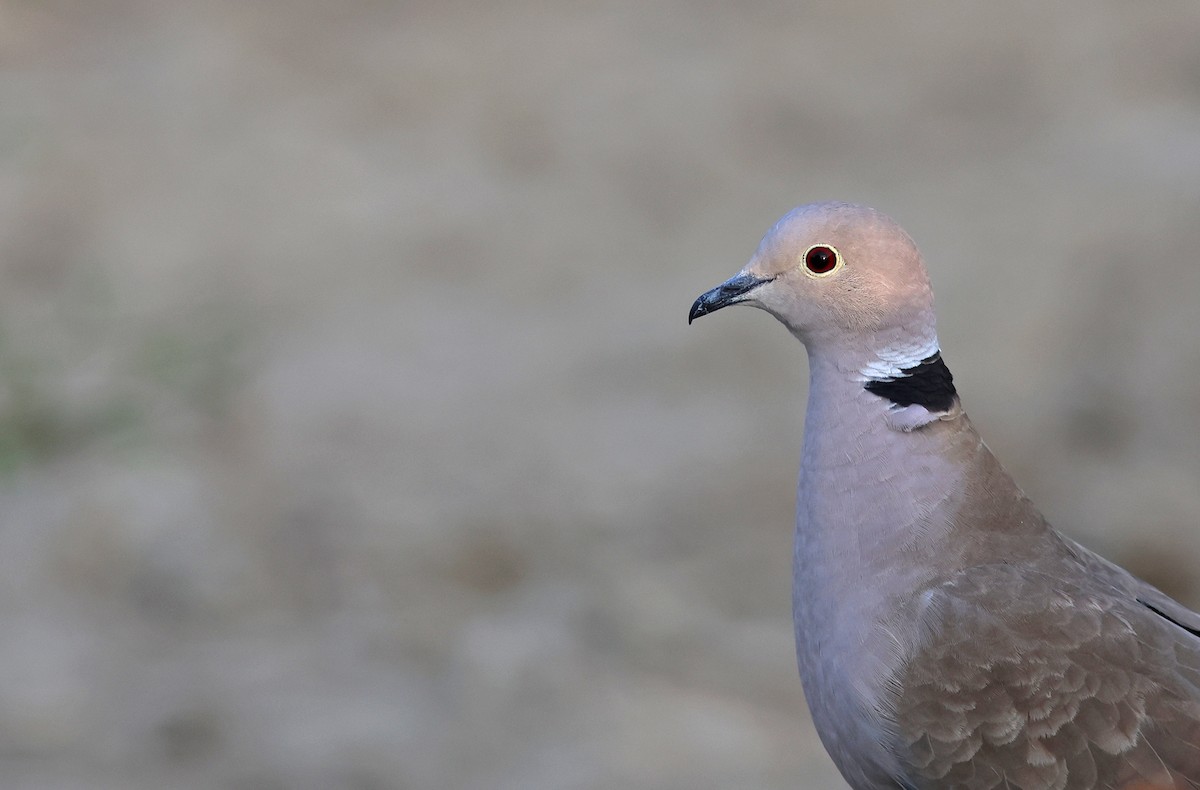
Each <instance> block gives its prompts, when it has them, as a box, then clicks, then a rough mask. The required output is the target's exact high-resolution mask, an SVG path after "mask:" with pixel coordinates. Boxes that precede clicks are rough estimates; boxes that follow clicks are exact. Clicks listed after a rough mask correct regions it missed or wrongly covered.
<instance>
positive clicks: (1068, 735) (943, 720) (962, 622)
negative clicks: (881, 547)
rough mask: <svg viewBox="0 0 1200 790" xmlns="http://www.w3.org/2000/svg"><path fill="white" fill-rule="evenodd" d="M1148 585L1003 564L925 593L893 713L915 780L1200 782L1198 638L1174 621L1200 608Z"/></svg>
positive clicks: (898, 743)
mask: <svg viewBox="0 0 1200 790" xmlns="http://www.w3.org/2000/svg"><path fill="white" fill-rule="evenodd" d="M1114 568H1115V566H1114ZM1117 570H1119V569H1117ZM1128 578H1130V579H1131V578H1132V577H1128ZM1134 581H1136V580H1134ZM1146 589H1148V590H1152V591H1153V588H1149V587H1148V586H1147V588H1146ZM1140 592H1142V591H1141V590H1124V589H1121V588H1119V587H1116V586H1113V585H1112V584H1109V583H1106V582H1098V581H1096V580H1094V579H1086V578H1085V580H1084V581H1082V582H1080V581H1065V580H1063V579H1062V578H1060V577H1059V576H1058V575H1055V574H1050V573H1043V572H1031V571H1030V570H1029V568H1028V567H1024V568H1022V569H1017V568H1014V567H1013V566H1009V565H1005V564H997V565H988V566H983V567H977V568H971V569H969V570H967V571H963V572H960V573H959V574H957V575H956V576H954V577H953V578H951V579H950V580H949V581H947V582H946V583H945V584H943V585H941V586H940V587H938V588H935V589H934V590H932V591H931V592H930V593H928V594H926V595H925V596H923V597H922V599H921V602H920V611H919V612H917V618H918V620H919V622H920V623H921V626H922V628H921V631H922V633H924V634H925V637H924V639H923V640H922V643H921V644H920V645H919V646H918V648H917V649H916V650H915V651H914V653H913V654H912V655H911V656H910V658H909V660H907V661H906V662H904V665H903V668H902V669H901V670H900V672H899V673H898V675H897V678H896V679H895V682H894V683H893V684H891V686H892V687H893V688H895V689H896V692H895V698H894V700H892V703H893V705H894V707H893V708H892V709H891V710H890V711H888V715H889V717H890V718H891V719H892V720H893V721H894V731H895V733H896V735H895V739H896V740H895V743H894V745H893V746H894V749H895V752H896V754H897V755H898V756H899V758H900V760H901V763H902V764H903V765H904V766H905V775H906V777H907V778H908V779H909V781H910V782H911V783H912V784H914V785H915V786H917V787H937V788H949V787H954V788H958V787H961V788H968V789H970V790H975V789H976V788H979V790H984V789H985V788H1001V787H1013V788H1025V789H1026V790H1033V788H1054V789H1055V790H1076V789H1077V788H1095V787H1113V788H1136V787H1141V788H1146V789H1147V790H1148V789H1149V788H1193V787H1200V637H1197V636H1196V635H1195V634H1194V633H1193V632H1192V631H1191V630H1189V628H1187V627H1186V626H1183V625H1180V624H1178V623H1177V621H1176V619H1175V617H1179V618H1187V617H1193V618H1194V617H1196V616H1195V615H1194V613H1191V612H1189V611H1188V610H1186V609H1184V608H1183V607H1182V606H1181V605H1180V604H1178V603H1175V602H1173V601H1170V599H1168V598H1166V597H1165V596H1163V595H1162V594H1161V593H1157V591H1154V592H1155V593H1157V595H1158V596H1161V600H1160V599H1156V606H1155V607H1153V608H1152V607H1150V606H1148V605H1146V604H1145V603H1144V602H1143V601H1141V600H1139V598H1140V596H1139V595H1138V593H1140ZM1164 601H1165V602H1169V605H1170V606H1172V607H1177V608H1178V610H1179V611H1178V613H1175V617H1167V616H1166V615H1163V614H1162V613H1161V607H1164V606H1167V605H1168V603H1164ZM1184 613H1186V614H1184ZM1185 621H1186V622H1191V621H1190V620H1185ZM1198 622H1200V621H1198Z"/></svg>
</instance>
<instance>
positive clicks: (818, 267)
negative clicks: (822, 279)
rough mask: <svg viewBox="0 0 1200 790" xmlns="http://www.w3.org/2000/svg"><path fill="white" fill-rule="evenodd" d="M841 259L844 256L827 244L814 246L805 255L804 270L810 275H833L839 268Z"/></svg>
mask: <svg viewBox="0 0 1200 790" xmlns="http://www.w3.org/2000/svg"><path fill="white" fill-rule="evenodd" d="M841 258H842V256H841V255H839V254H838V251H837V250H836V249H834V248H833V247H830V246H829V245H827V244H814V245H813V246H811V247H809V248H808V252H806V253H804V268H805V269H808V271H809V273H810V274H815V275H817V276H824V275H826V274H831V273H832V272H833V270H834V269H836V268H837V267H838V264H839V263H841Z"/></svg>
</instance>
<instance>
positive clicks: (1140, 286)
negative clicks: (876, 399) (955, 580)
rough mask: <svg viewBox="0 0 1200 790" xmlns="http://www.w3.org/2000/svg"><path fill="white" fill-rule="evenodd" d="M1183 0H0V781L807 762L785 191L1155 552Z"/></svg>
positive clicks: (1191, 7)
mask: <svg viewBox="0 0 1200 790" xmlns="http://www.w3.org/2000/svg"><path fill="white" fill-rule="evenodd" d="M1198 41H1200V6H1198V5H1197V4H1196V3H1195V2H1194V0H1167V1H1166V2H1160V3H1156V4H1154V5H1153V6H1145V5H1140V6H1135V5H1132V4H1128V3H1122V2H1116V0H1112V1H1111V2H1099V3H1096V2H1083V1H1082V0H1072V1H1071V2H1062V3H1055V4H1045V3H1041V2H1036V3H1035V2H1029V3H1005V4H994V3H983V2H978V3H974V2H973V3H960V2H940V3H921V4H878V3H866V2H844V1H839V2H832V1H831V2H822V3H809V4H805V5H803V6H800V5H792V4H785V3H763V2H751V3H738V4H733V3H728V4H718V3H683V2H664V3H640V2H602V3H594V4H567V3H549V2H526V1H525V0H517V1H516V2H509V3H503V4H500V3H482V2H476V3H469V2H444V3H419V2H418V3H385V2H365V1H363V2H342V3H336V4H335V3H317V2H287V3H285V2H277V1H274V0H272V1H268V2H255V3H239V2H232V1H226V2H221V1H220V0H198V1H197V2H190V3H162V2H150V0H144V1H142V2H137V1H136V0H102V1H101V2H89V3H69V2H28V1H27V2H7V1H6V2H0V63H2V68H0V786H2V787H4V788H18V789H21V788H31V789H32V788H37V789H38V790H42V789H44V788H64V789H73V788H100V789H106V788H114V789H116V788H120V789H121V790H141V789H143V788H145V789H146V790H150V789H151V788H153V789H155V790H157V789H158V788H164V787H170V788H184V789H186V788H230V789H231V790H258V789H259V788H263V789H265V790H274V789H275V788H280V789H284V788H286V789H289V790H290V789H291V788H300V789H301V790H306V789H308V788H311V789H312V790H327V789H330V788H332V789H334V790H337V789H340V788H346V789H347V790H393V789H395V790H409V789H413V790H417V789H419V790H424V789H425V788H452V789H459V788H464V789H467V790H475V789H479V790H483V789H484V788H487V789H488V790H491V789H493V788H512V789H514V790H518V789H520V790H524V789H526V788H529V789H531V790H540V789H542V788H545V789H547V790H549V789H551V788H579V789H581V790H584V789H587V790H591V789H593V788H594V789H596V790H599V789H600V788H654V789H655V790H667V789H669V788H671V789H673V788H678V789H679V790H684V789H685V788H686V789H688V790H694V789H696V788H797V787H811V788H831V787H844V784H842V782H841V780H840V779H839V778H838V777H837V775H836V773H835V771H834V769H833V767H832V764H831V763H830V762H829V760H828V759H827V757H826V756H825V755H824V753H823V751H822V750H821V747H820V745H819V744H818V743H817V741H816V738H815V736H814V733H813V730H812V726H811V724H810V722H809V720H808V715H807V711H806V709H805V707H804V702H803V697H802V694H801V690H800V684H799V681H798V679H797V674H796V670H795V666H794V658H793V647H792V636H791V620H790V613H789V608H790V601H789V590H790V567H789V566H790V557H791V540H792V537H791V531H792V507H793V497H794V493H793V492H794V477H795V473H796V463H797V457H798V452H799V446H800V441H801V429H802V425H801V418H802V412H803V404H804V398H805V393H804V386H805V381H806V369H805V361H804V355H803V349H802V348H801V347H800V345H799V344H798V343H796V342H795V341H794V340H793V339H792V338H791V337H790V336H789V335H788V334H787V333H786V332H785V331H784V330H783V329H782V328H781V327H779V326H777V325H776V324H775V323H774V322H773V321H772V320H771V319H770V318H769V317H768V316H766V315H764V314H762V313H759V312H757V311H752V310H745V311H741V310H733V311H728V312H722V313H721V315H719V316H715V317H713V318H710V319H707V320H705V321H703V322H700V323H698V324H696V325H694V326H692V327H690V328H689V327H688V326H687V323H686V313H687V309H688V307H689V306H690V305H691V303H692V300H693V299H694V298H695V297H696V296H697V295H698V294H699V293H700V292H701V291H704V290H706V289H708V288H710V287H712V286H713V285H715V284H717V283H718V282H720V281H721V280H724V279H725V278H726V277H728V276H730V275H731V274H732V273H734V272H735V271H736V270H737V269H738V268H740V267H741V265H742V264H743V263H744V262H745V260H746V259H747V258H748V256H749V255H750V253H751V252H752V251H753V249H754V247H755V245H756V244H757V242H758V240H759V238H760V236H761V235H762V233H764V232H765V231H766V229H767V228H768V227H769V226H770V225H771V223H773V222H774V220H775V219H776V218H777V217H778V216H779V215H780V214H782V213H783V212H784V211H786V210H787V209H788V208H790V207H791V206H793V205H794V204H797V203H802V202H808V201H812V200H818V199H830V198H838V199H848V200H857V201H863V202H868V203H871V204H874V205H876V206H877V207H879V208H881V209H883V210H885V211H887V212H888V213H890V214H892V215H893V216H895V217H896V218H897V219H898V220H900V222H901V223H902V224H904V225H905V226H906V227H907V228H908V230H909V231H910V232H911V233H912V234H913V236H914V237H915V238H916V239H917V240H918V242H919V243H920V244H921V245H922V247H923V249H924V251H925V253H926V257H927V258H928V261H929V266H930V269H931V271H932V274H933V278H934V283H935V286H936V288H937V291H938V297H939V304H940V315H941V324H940V329H941V335H942V341H943V342H942V346H943V350H944V354H945V357H946V359H947V360H948V362H949V365H950V367H951V369H952V370H953V371H954V373H955V375H956V378H957V381H958V382H959V384H960V391H961V392H962V394H963V398H964V401H965V403H966V404H967V407H968V409H969V410H970V412H971V414H972V416H973V418H974V420H975V422H976V423H977V424H978V425H979V426H980V428H981V430H982V431H983V433H984V435H985V436H986V437H987V438H988V440H989V444H990V445H991V446H992V448H993V449H994V450H996V452H997V453H998V454H999V455H1000V457H1001V458H1002V459H1004V460H1005V462H1006V464H1007V465H1008V466H1009V468H1010V470H1011V471H1013V473H1014V474H1015V475H1016V476H1017V478H1018V480H1019V481H1020V482H1021V483H1022V485H1023V486H1024V487H1025V488H1026V490H1027V491H1028V493H1029V494H1030V495H1031V496H1032V497H1033V498H1034V499H1035V501H1037V502H1038V503H1039V504H1040V505H1041V506H1042V508H1043V509H1044V510H1045V511H1046V512H1047V514H1048V515H1049V517H1050V519H1051V521H1052V522H1053V523H1055V524H1056V525H1058V526H1059V527H1061V528H1063V529H1064V530H1066V531H1067V532H1069V533H1070V534H1071V535H1073V536H1075V537H1077V538H1078V539H1080V540H1082V541H1083V542H1084V543H1086V544H1087V545H1089V546H1092V547H1094V548H1096V549H1098V550H1100V551H1102V552H1104V553H1106V554H1108V555H1109V556H1111V557H1113V558H1115V559H1117V560H1119V561H1120V562H1122V563H1125V564H1127V565H1128V566H1129V567H1131V568H1132V569H1134V570H1135V571H1137V572H1139V573H1141V574H1142V575H1144V576H1146V577H1147V578H1149V579H1151V580H1152V581H1154V582H1155V583H1157V584H1159V585H1160V586H1162V587H1163V588H1164V589H1166V590H1168V591H1169V592H1171V593H1173V594H1174V595H1176V596H1178V597H1180V598H1181V599H1182V600H1184V601H1185V602H1187V603H1189V604H1191V605H1193V606H1195V605H1198V604H1200V574H1197V572H1196V570H1195V569H1196V567H1197V561H1198V560H1200V484H1198V481H1200V439H1198V437H1200V386H1198V384H1200V318H1198V316H1200V252H1198V250H1200V222H1197V219H1198V214H1200V47H1198V46H1197V42H1198Z"/></svg>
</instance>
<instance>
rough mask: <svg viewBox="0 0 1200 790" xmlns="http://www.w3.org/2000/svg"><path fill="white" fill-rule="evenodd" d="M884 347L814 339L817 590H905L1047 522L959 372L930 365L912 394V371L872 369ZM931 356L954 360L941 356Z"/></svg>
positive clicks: (813, 570)
mask: <svg viewBox="0 0 1200 790" xmlns="http://www.w3.org/2000/svg"><path fill="white" fill-rule="evenodd" d="M876 347H878V346H876ZM929 350H930V349H929V348H928V347H923V348H920V349H914V350H913V351H912V356H911V357H910V359H915V358H916V357H917V355H920V354H926V353H927V352H928V351H929ZM932 350H933V353H932V354H929V355H928V356H926V357H924V359H929V358H930V357H933V356H936V355H937V351H936V341H935V342H934V344H933V347H932ZM878 358H879V355H878V354H877V353H874V352H872V351H869V350H864V351H862V352H860V353H857V354H855V353H853V352H852V351H851V350H849V349H845V348H840V349H834V350H826V349H822V348H820V347H817V348H813V347H812V346H811V345H810V353H809V369H810V383H809V396H808V410H807V413H806V416H805V427H804V450H803V455H802V458H801V465H800V482H799V490H798V497H797V516H796V519H797V523H796V526H797V535H796V561H797V573H798V574H800V573H801V572H802V573H803V576H804V577H805V579H807V580H810V581H811V583H812V584H813V585H814V590H815V589H816V586H818V585H823V587H821V589H824V590H826V591H835V592H836V594H840V593H842V592H847V591H848V592H850V593H854V591H855V589H856V588H857V589H860V590H861V589H863V588H869V589H870V590H871V591H872V592H873V594H877V595H880V596H884V597H886V596H889V595H896V596H900V597H902V598H903V597H904V596H907V595H908V594H911V593H912V592H913V591H915V590H919V589H923V588H924V587H926V586H927V585H928V584H929V582H930V581H931V580H932V579H933V578H936V577H937V576H940V575H942V574H945V573H949V572H953V571H954V570H957V569H959V568H962V567H966V566H967V565H969V564H972V563H974V562H975V561H976V558H977V557H980V556H989V554H988V553H989V552H995V551H997V550H1000V551H1016V552H1023V551H1025V550H1027V548H1022V547H1020V546H1018V545H1016V543H1017V541H1016V539H1015V538H1014V536H1020V535H1030V534H1034V533H1039V531H1044V530H1045V522H1044V521H1043V520H1042V518H1041V516H1040V515H1039V514H1038V513H1037V511H1036V510H1035V509H1034V508H1033V506H1032V505H1031V504H1030V503H1029V501H1028V500H1027V499H1025V497H1024V495H1023V494H1022V493H1021V491H1020V489H1018V488H1017V486H1016V484H1015V483H1014V482H1013V481H1012V479H1011V478H1010V477H1009V476H1008V474H1007V473H1006V472H1005V471H1004V469H1003V468H1002V467H1001V466H1000V464H999V462H998V461H997V460H996V458H995V456H993V455H992V453H991V451H990V450H988V448H987V446H986V445H985V444H984V443H983V440H982V439H981V438H980V437H979V434H978V433H977V432H976V431H975V429H974V427H973V426H972V425H971V423H970V420H968V419H967V417H966V415H965V414H964V413H963V411H962V409H961V406H960V405H959V401H958V397H957V395H956V394H954V391H953V385H952V383H951V381H950V378H949V372H948V371H946V372H945V374H944V376H942V374H941V373H939V372H938V371H936V370H934V371H933V372H930V373H928V374H926V373H922V374H921V375H928V376H929V377H930V378H928V379H927V380H924V381H921V382H918V383H917V385H916V386H914V387H911V389H912V390H913V391H912V392H911V393H909V394H905V393H904V392H902V391H901V390H903V388H904V386H905V381H904V379H903V378H897V379H896V380H894V381H891V382H886V381H883V379H882V378H877V379H873V378H870V377H864V375H863V370H870V366H871V365H872V364H873V361H874V360H877V359H878ZM896 364H897V365H898V366H899V369H900V370H911V369H912V366H906V362H905V361H904V360H900V361H898V362H897V363H896ZM922 365H923V366H924V367H926V368H928V367H933V368H940V369H941V370H945V365H944V363H942V362H941V360H940V357H937V360H936V362H933V363H930V362H926V363H922ZM864 378H865V380H864ZM881 384H882V385H891V386H890V388H889V387H888V386H883V387H882V390H883V391H880V390H881V387H880V386H873V385H881ZM922 398H923V400H922ZM907 401H912V402H907ZM1010 543H1012V544H1014V545H1009V544H1010ZM985 549H986V551H985ZM990 556H993V557H994V556H996V554H995V553H990ZM797 583H798V584H799V583H801V580H800V579H798V580H797ZM804 583H808V582H804ZM854 594H857V593H854Z"/></svg>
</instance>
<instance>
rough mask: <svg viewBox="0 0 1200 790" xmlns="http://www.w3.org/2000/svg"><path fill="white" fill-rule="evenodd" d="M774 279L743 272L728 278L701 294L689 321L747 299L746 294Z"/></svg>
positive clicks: (693, 307) (690, 313) (689, 316)
mask: <svg viewBox="0 0 1200 790" xmlns="http://www.w3.org/2000/svg"><path fill="white" fill-rule="evenodd" d="M772 279H773V278H770V277H755V276H754V275H753V274H746V273H745V272H743V273H741V274H739V275H737V276H736V277H732V278H730V279H728V280H726V281H725V282H723V283H721V284H720V285H718V286H717V287H716V288H714V289H712V290H711V291H705V292H704V293H702V294H700V298H699V299H697V300H696V301H695V303H694V304H693V305H692V309H691V311H690V312H689V313H688V323H689V324H690V323H692V321H694V320H696V319H697V318H699V317H700V316H702V315H708V314H709V313H715V312H716V311H717V310H720V309H721V308H722V307H728V306H729V305H731V304H737V303H738V302H744V301H746V294H748V293H750V292H751V291H753V290H754V289H755V288H757V287H758V286H760V285H762V284H763V283H769V282H771V280H772Z"/></svg>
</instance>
